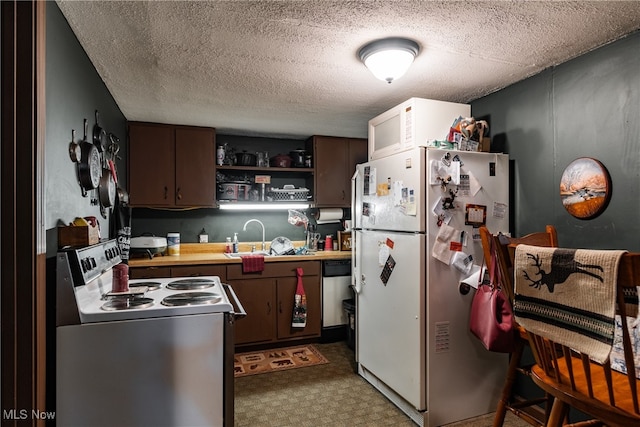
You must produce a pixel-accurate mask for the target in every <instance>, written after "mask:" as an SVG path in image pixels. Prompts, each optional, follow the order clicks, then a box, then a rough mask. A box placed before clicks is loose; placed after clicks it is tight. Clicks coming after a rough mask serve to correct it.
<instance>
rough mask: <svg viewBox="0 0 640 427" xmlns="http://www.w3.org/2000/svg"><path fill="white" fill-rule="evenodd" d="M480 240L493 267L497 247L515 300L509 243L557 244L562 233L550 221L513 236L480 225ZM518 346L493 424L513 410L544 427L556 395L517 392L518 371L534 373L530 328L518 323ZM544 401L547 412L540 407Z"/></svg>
mask: <svg viewBox="0 0 640 427" xmlns="http://www.w3.org/2000/svg"><path fill="white" fill-rule="evenodd" d="M480 240H481V241H482V250H483V253H484V259H485V262H486V264H487V267H491V266H490V265H489V263H490V262H491V259H492V258H491V250H492V248H494V249H495V251H496V257H495V259H496V261H497V262H498V269H499V270H500V275H501V277H502V280H503V284H502V285H503V288H504V292H505V294H506V295H507V297H508V298H509V301H510V302H511V303H513V295H514V294H513V265H512V262H511V258H510V256H509V245H510V244H519V243H524V244H528V245H535V246H545V247H557V246H558V235H557V233H556V229H555V227H554V226H552V225H547V226H546V228H545V231H541V232H536V233H531V234H527V235H526V236H522V237H509V236H506V235H503V234H499V235H493V234H491V232H490V231H489V229H488V228H487V227H485V226H481V227H480ZM516 329H517V330H516V340H515V344H516V346H515V350H514V351H513V353H511V354H510V356H509V366H508V368H507V376H506V379H505V383H504V386H503V388H502V393H501V395H500V400H499V401H498V406H497V408H496V414H495V417H494V420H493V427H502V425H503V423H504V418H505V416H506V413H507V411H510V412H511V413H513V414H514V415H516V416H518V417H519V418H521V419H523V420H525V421H526V422H528V423H529V424H531V425H532V426H535V427H543V426H544V425H545V424H546V419H547V417H548V414H549V411H550V410H551V401H552V398H551V396H549V395H545V397H541V398H532V399H525V398H522V397H516V396H514V395H513V386H514V384H515V380H516V378H517V376H518V374H522V375H525V376H527V377H528V376H530V368H531V366H530V365H524V366H523V364H522V355H523V353H524V349H525V348H526V347H527V346H528V339H527V335H526V332H525V331H524V330H523V329H522V328H520V327H519V326H518V325H517V324H516ZM540 405H544V413H541V411H540V410H539V409H537V407H540Z"/></svg>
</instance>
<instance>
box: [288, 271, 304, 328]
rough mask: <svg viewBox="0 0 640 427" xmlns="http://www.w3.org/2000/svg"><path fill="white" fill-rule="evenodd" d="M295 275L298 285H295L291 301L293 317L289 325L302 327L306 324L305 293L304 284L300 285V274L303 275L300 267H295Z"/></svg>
mask: <svg viewBox="0 0 640 427" xmlns="http://www.w3.org/2000/svg"><path fill="white" fill-rule="evenodd" d="M296 275H297V276H298V286H297V287H296V294H295V297H294V302H293V316H292V317H293V318H292V321H291V326H292V327H294V328H304V327H305V326H307V295H306V294H305V292H304V286H303V285H302V276H304V271H302V268H300V267H298V268H296Z"/></svg>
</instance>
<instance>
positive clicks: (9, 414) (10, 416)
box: [2, 409, 56, 420]
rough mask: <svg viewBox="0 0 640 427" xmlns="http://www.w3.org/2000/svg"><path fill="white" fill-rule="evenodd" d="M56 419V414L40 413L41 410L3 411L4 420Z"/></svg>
mask: <svg viewBox="0 0 640 427" xmlns="http://www.w3.org/2000/svg"><path fill="white" fill-rule="evenodd" d="M55 417H56V413H55V412H47V411H40V410H39V409H32V410H28V409H8V410H7V409H3V410H2V419H3V420H28V419H32V420H53V419H55Z"/></svg>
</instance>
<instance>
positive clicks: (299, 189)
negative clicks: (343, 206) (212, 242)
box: [215, 135, 315, 207]
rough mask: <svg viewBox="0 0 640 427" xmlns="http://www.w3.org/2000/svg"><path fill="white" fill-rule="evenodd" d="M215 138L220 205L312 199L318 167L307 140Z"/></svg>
mask: <svg viewBox="0 0 640 427" xmlns="http://www.w3.org/2000/svg"><path fill="white" fill-rule="evenodd" d="M216 142H217V145H218V147H217V153H216V154H217V160H216V167H215V170H216V200H217V202H218V205H219V206H220V207H227V206H229V205H240V204H244V203H252V204H253V203H268V204H274V203H275V204H276V205H277V204H279V203H283V202H294V203H301V202H304V203H313V191H314V175H315V168H314V167H313V162H312V158H311V156H312V151H309V152H308V153H309V154H308V155H307V154H306V153H307V150H306V148H305V147H306V146H305V141H304V140H288V139H274V138H261V137H243V136H232V135H218V138H217V141H216ZM269 153H273V154H272V155H270V154H269ZM220 163H222V164H220ZM276 205H273V207H275V206H276Z"/></svg>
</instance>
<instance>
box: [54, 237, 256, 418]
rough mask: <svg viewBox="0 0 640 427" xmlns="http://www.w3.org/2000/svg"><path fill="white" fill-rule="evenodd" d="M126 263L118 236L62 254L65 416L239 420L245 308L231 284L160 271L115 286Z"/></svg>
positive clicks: (60, 348) (60, 394)
mask: <svg viewBox="0 0 640 427" xmlns="http://www.w3.org/2000/svg"><path fill="white" fill-rule="evenodd" d="M120 262H121V260H120V256H119V249H118V246H117V243H116V241H115V240H110V241H105V242H101V243H99V244H97V245H93V246H89V247H86V248H81V249H71V250H65V251H61V252H59V253H58V255H57V307H56V319H57V322H56V325H57V328H56V418H57V421H58V423H61V424H60V425H92V426H114V425H128V426H149V425H154V426H184V425H189V426H232V425H233V422H234V419H233V394H234V393H233V353H234V350H233V325H234V322H235V318H236V317H237V316H241V315H243V314H244V309H243V308H242V305H241V304H240V303H239V301H238V300H237V298H236V297H235V294H234V293H233V290H232V289H231V287H230V286H229V285H226V284H222V283H221V282H220V279H219V277H217V276H203V277H179V278H178V277H176V278H160V279H155V278H154V279H151V280H146V279H144V280H131V281H129V291H127V292H121V293H114V292H112V267H113V266H114V265H116V264H119V263H120ZM232 300H233V304H232V302H231V301H232ZM234 304H235V306H237V307H239V311H240V312H241V314H239V315H238V314H236V313H235V311H234Z"/></svg>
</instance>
